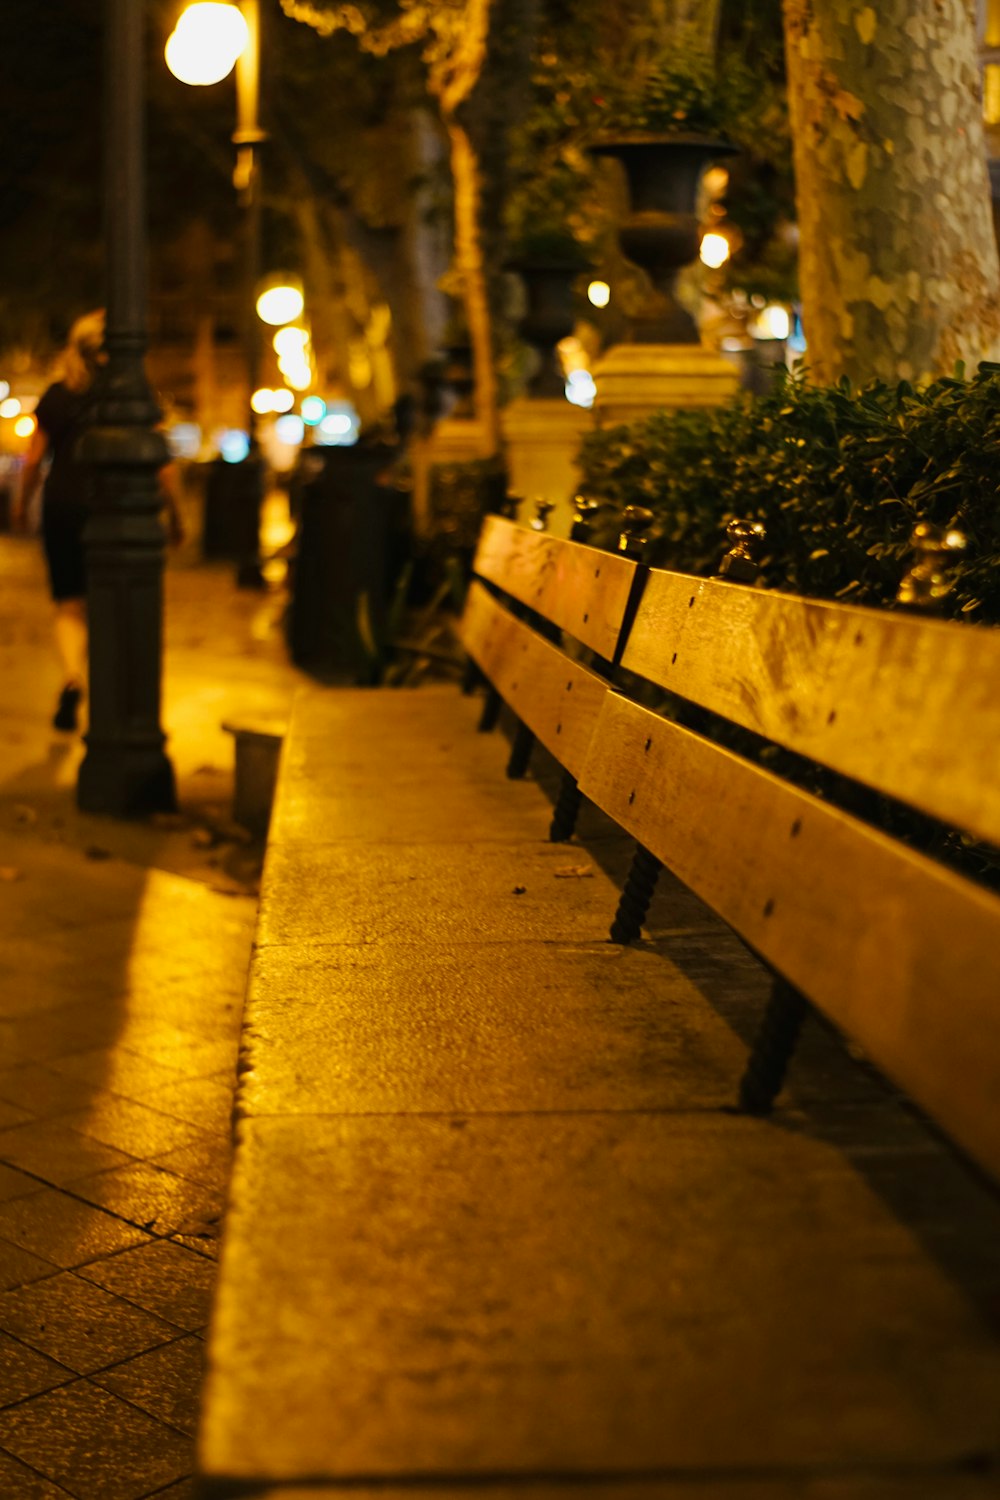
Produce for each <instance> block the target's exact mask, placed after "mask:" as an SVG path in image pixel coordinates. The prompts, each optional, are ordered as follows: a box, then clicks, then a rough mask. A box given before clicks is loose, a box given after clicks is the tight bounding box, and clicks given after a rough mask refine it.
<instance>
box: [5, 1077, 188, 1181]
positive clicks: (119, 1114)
mask: <svg viewBox="0 0 1000 1500" xmlns="http://www.w3.org/2000/svg"><path fill="white" fill-rule="evenodd" d="M63 1123H65V1124H67V1125H69V1126H70V1127H71V1128H72V1129H73V1130H78V1131H80V1132H81V1133H82V1134H84V1135H86V1136H90V1137H92V1138H93V1139H94V1140H95V1141H103V1142H104V1143H105V1144H106V1145H108V1146H115V1147H117V1148H118V1151H119V1152H125V1153H127V1154H128V1155H129V1156H130V1157H133V1158H134V1157H149V1156H157V1155H160V1154H161V1153H163V1152H165V1151H173V1150H176V1149H177V1148H178V1147H180V1146H186V1145H187V1144H188V1143H189V1142H191V1141H196V1140H198V1134H199V1133H198V1129H197V1127H196V1126H194V1125H191V1124H190V1123H189V1122H188V1121H186V1120H178V1119H176V1118H175V1116H173V1115H166V1114H163V1112H162V1111H161V1110H157V1109H150V1108H149V1107H148V1106H147V1105H145V1104H140V1103H138V1102H137V1101H136V1100H135V1099H123V1098H120V1097H119V1096H118V1095H117V1094H107V1093H102V1094H100V1095H99V1096H98V1097H97V1098H95V1099H94V1100H93V1101H92V1103H91V1104H90V1105H89V1106H88V1108H87V1109H85V1110H81V1111H79V1112H78V1113H75V1114H71V1115H66V1116H65V1117H64V1121H63ZM2 1149H3V1136H2V1135H0V1153H2ZM107 1165H108V1166H109V1167H111V1166H124V1165H125V1160H124V1159H122V1160H121V1161H119V1162H109V1163H108V1164H107ZM91 1170H92V1171H100V1170H101V1168H99V1167H94V1168H92V1169H91ZM76 1175H77V1176H78V1177H82V1176H84V1175H85V1174H84V1173H82V1172H78V1173H77V1174H76Z"/></svg>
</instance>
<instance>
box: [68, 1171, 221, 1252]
mask: <svg viewBox="0 0 1000 1500" xmlns="http://www.w3.org/2000/svg"><path fill="white" fill-rule="evenodd" d="M73 1191H74V1192H75V1193H78V1194H79V1195H80V1197H81V1198H84V1199H86V1201H87V1202H88V1203H94V1204H98V1205H100V1207H102V1208H105V1209H107V1210H108V1211H109V1212H110V1213H113V1214H116V1215H117V1216H118V1218H119V1219H125V1220H128V1221H129V1223H130V1224H134V1225H136V1226H137V1227H139V1228H140V1229H145V1230H146V1231H148V1232H149V1233H150V1234H154V1233H155V1234H157V1235H161V1236H164V1235H168V1234H177V1233H191V1232H193V1231H194V1230H196V1229H200V1228H201V1227H202V1226H203V1225H204V1224H205V1223H211V1222H214V1221H215V1220H216V1219H218V1218H219V1216H220V1215H221V1213H222V1206H223V1205H222V1198H221V1195H220V1194H219V1193H217V1192H216V1191H215V1190H213V1189H212V1188H207V1187H204V1186H203V1185H202V1184H201V1183H198V1182H192V1181H191V1180H190V1178H187V1177H178V1176H177V1175H176V1174H175V1173H173V1172H164V1171H163V1170H162V1169H160V1168H157V1167H154V1166H151V1165H150V1164H149V1163H146V1162H142V1163H139V1164H138V1165H135V1166H131V1167H123V1168H120V1169H118V1170H116V1171H113V1172H100V1173H98V1174H97V1175H96V1176H95V1177H87V1178H83V1179H82V1180H81V1181H79V1182H76V1183H74V1184H73ZM91 1258H92V1257H91Z"/></svg>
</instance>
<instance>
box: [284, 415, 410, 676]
mask: <svg viewBox="0 0 1000 1500" xmlns="http://www.w3.org/2000/svg"><path fill="white" fill-rule="evenodd" d="M398 456H399V449H398V448H397V447H396V446H395V445H392V444H386V443H381V442H373V443H370V444H364V443H359V444H357V445H355V446H354V447H350V448H312V449H310V450H309V451H308V452H307V453H305V454H303V456H302V458H301V459H300V463H299V470H298V473H297V475H296V477H295V480H294V483H293V487H292V493H293V502H294V505H293V508H294V510H295V512H296V513H297V520H298V530H297V533H296V545H295V559H294V563H293V565H292V572H291V600H290V605H289V610H288V614H287V628H288V645H289V651H290V653H291V657H292V660H293V661H294V662H295V663H296V665H297V666H300V667H303V668H304V669H305V670H306V671H307V672H310V673H312V674H313V675H314V676H316V677H319V678H321V679H322V680H324V681H331V682H334V681H340V682H354V683H361V684H368V683H373V682H376V681H378V679H379V675H380V665H381V663H380V660H379V656H380V653H381V652H382V651H383V650H384V647H385V644H386V643H385V623H386V613H387V602H388V598H389V594H390V590H391V588H392V586H393V583H394V581H395V579H396V577H397V576H398V575H399V572H400V570H401V567H402V564H403V562H404V560H405V557H406V553H407V527H408V511H409V495H408V492H407V491H406V490H405V489H403V488H402V487H401V486H400V485H399V484H397V483H396V482H395V480H394V478H393V476H392V473H391V465H392V463H393V462H394V460H395V459H396V458H397V457H398Z"/></svg>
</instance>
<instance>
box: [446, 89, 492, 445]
mask: <svg viewBox="0 0 1000 1500" xmlns="http://www.w3.org/2000/svg"><path fill="white" fill-rule="evenodd" d="M447 129H448V140H449V143H450V146H451V176H452V184H453V191H454V195H455V268H456V270H457V271H458V274H459V278H460V280H461V286H462V302H463V305H464V307H465V318H466V322H467V324H468V328H469V342H470V343H471V345H472V367H473V373H474V375H475V381H476V392H475V403H476V416H477V417H478V418H479V421H480V423H481V424H482V431H483V457H484V458H489V457H491V456H492V455H493V454H494V453H497V452H498V451H499V448H500V418H499V413H498V408H497V377H496V370H495V368H494V364H493V327H492V320H491V318H490V304H489V293H488V291H487V286H486V271H485V267H484V265H483V247H482V238H481V235H480V223H479V198H480V188H479V163H478V161H477V159H476V153H475V151H474V150H473V148H472V143H471V141H470V140H469V137H468V134H467V133H466V131H465V130H463V128H462V126H461V125H459V124H458V123H457V122H456V121H455V120H454V119H452V120H449V121H448V122H447Z"/></svg>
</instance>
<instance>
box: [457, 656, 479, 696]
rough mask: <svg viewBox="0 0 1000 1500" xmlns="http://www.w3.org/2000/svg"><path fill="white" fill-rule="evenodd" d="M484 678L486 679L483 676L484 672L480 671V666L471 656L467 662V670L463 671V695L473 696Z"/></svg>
mask: <svg viewBox="0 0 1000 1500" xmlns="http://www.w3.org/2000/svg"><path fill="white" fill-rule="evenodd" d="M484 680H485V679H484V678H483V674H482V672H480V670H479V668H478V667H477V666H476V663H475V662H474V661H473V660H472V657H471V656H470V657H469V659H468V661H467V662H466V663H465V670H464V672H463V673H462V695H463V697H466V698H469V697H471V696H472V694H473V693H474V692H475V691H476V688H477V687H478V686H479V684H480V683H481V682H483V681H484Z"/></svg>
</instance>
